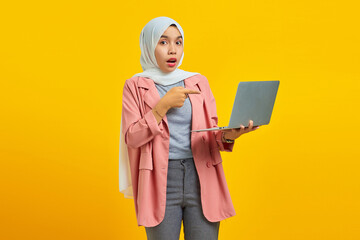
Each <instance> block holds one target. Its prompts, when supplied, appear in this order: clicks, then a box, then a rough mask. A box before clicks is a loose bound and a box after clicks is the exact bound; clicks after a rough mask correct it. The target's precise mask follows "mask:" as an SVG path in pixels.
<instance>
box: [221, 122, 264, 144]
mask: <svg viewBox="0 0 360 240" xmlns="http://www.w3.org/2000/svg"><path fill="white" fill-rule="evenodd" d="M253 123H254V122H253V121H252V120H250V121H249V125H248V126H247V127H244V125H242V124H241V125H240V128H236V129H224V130H222V131H223V132H224V138H226V139H229V140H235V139H236V138H238V137H240V136H241V135H242V134H244V133H248V132H251V131H254V130H256V129H258V128H259V127H260V126H253Z"/></svg>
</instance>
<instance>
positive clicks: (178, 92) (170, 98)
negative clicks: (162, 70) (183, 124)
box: [152, 86, 200, 124]
mask: <svg viewBox="0 0 360 240" xmlns="http://www.w3.org/2000/svg"><path fill="white" fill-rule="evenodd" d="M188 94H200V92H199V91H196V90H192V89H186V88H183V87H181V86H179V87H173V88H171V89H170V90H169V91H167V93H166V94H165V95H164V96H163V97H162V98H161V99H160V101H159V102H158V103H157V104H156V106H155V107H154V108H153V110H152V111H153V113H154V116H155V118H156V120H157V123H158V124H159V123H160V122H161V119H162V118H163V117H164V116H165V114H166V113H167V111H169V109H170V108H173V107H177V108H180V107H182V106H183V105H184V102H185V99H186V98H187V97H188Z"/></svg>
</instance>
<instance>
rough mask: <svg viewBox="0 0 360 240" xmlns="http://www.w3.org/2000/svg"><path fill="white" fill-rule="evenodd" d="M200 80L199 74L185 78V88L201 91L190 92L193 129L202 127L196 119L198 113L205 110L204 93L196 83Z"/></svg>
mask: <svg viewBox="0 0 360 240" xmlns="http://www.w3.org/2000/svg"><path fill="white" fill-rule="evenodd" d="M199 81H200V78H199V77H198V75H195V76H194V77H190V78H187V79H185V88H187V89H192V90H196V91H200V94H189V99H190V102H191V107H192V111H191V112H192V124H191V125H192V127H191V128H192V129H191V130H193V129H200V127H199V126H198V125H197V123H198V122H197V121H195V120H196V114H197V113H201V112H202V111H203V101H204V97H203V93H202V92H201V89H199V88H198V86H196V84H197V83H198V82H199Z"/></svg>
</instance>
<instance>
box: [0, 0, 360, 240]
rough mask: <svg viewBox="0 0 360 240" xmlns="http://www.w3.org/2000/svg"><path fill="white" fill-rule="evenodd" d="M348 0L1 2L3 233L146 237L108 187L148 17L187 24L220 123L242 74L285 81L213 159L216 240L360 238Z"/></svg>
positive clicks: (190, 52)
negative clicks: (258, 118)
mask: <svg viewBox="0 0 360 240" xmlns="http://www.w3.org/2000/svg"><path fill="white" fill-rule="evenodd" d="M358 13H359V5H358V3H357V1H347V0H344V1H334V0H328V1H310V0H304V1H285V0H259V1H251V0H250V1H235V0H233V1H228V0H225V1H188V0H185V1H171V2H169V1H134V2H132V1H67V0H66V1H4V2H2V3H1V4H0V26H1V27H0V141H1V142H0V164H1V166H0V187H1V197H0V211H1V213H0V217H1V223H0V239H4V240H14V239H17V240H25V239H26V240H27V239H34V240H43V239H44V240H45V239H46V240H49V239H51V240H57V239H61V240H72V239H74V240H75V239H76V240H93V239H94V240H95V239H105V240H115V239H129V240H130V239H146V234H145V229H144V227H138V226H137V222H136V216H135V208H134V203H133V200H129V199H125V198H124V197H123V195H122V194H121V193H120V192H119V191H118V156H119V152H118V150H119V136H120V135H119V134H120V132H119V131H120V119H121V98H122V88H123V85H124V82H125V80H126V79H128V78H130V77H132V76H133V75H134V74H135V73H138V72H141V71H142V69H141V65H140V47H139V35H140V32H141V29H142V28H143V26H144V25H145V24H146V23H147V22H148V21H150V20H151V19H152V18H155V17H159V16H168V17H171V18H173V19H175V20H176V21H178V22H179V23H180V24H181V26H182V27H183V29H184V33H185V34H184V40H185V41H184V54H185V55H184V59H183V63H182V65H181V66H180V69H183V70H187V71H193V72H199V73H201V74H203V75H205V76H206V77H207V78H208V80H209V82H210V86H211V88H212V91H213V94H214V96H215V99H216V103H217V108H218V116H219V125H226V124H227V123H228V119H229V117H230V112H231V108H232V103H233V100H234V97H235V91H236V87H237V83H238V82H239V81H241V80H242V81H261V80H280V87H279V91H278V96H277V99H276V102H275V106H274V110H273V115H272V118H271V121H270V124H269V125H267V126H262V127H260V129H258V130H256V131H255V132H252V133H249V134H247V135H243V136H241V137H240V138H239V139H237V140H236V144H235V146H234V150H233V152H232V153H227V152H222V157H223V166H224V170H225V174H226V177H227V183H228V186H229V189H230V193H231V197H232V200H233V203H234V206H235V209H236V213H237V215H236V216H234V217H232V218H228V219H226V220H224V221H222V222H221V226H220V234H219V239H220V240H228V239H244V240H255V239H256V240H300V239H301V240H319V239H324V240H325V239H326V240H350V239H351V240H354V239H360V221H359V219H360V179H359V170H360V164H359V159H360V154H359V134H360V131H359V126H358V124H359V120H360V119H359V115H360V114H359V103H360V98H359V91H360V83H359V80H360V71H359V64H360V57H359V54H360V48H359V42H360V39H359V36H360V34H359V24H360V21H359V18H358Z"/></svg>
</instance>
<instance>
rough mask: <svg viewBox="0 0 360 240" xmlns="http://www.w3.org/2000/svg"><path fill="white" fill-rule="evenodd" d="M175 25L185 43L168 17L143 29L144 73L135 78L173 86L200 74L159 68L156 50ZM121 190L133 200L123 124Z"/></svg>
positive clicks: (181, 31) (153, 20)
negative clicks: (165, 70)
mask: <svg viewBox="0 0 360 240" xmlns="http://www.w3.org/2000/svg"><path fill="white" fill-rule="evenodd" d="M171 24H175V25H176V26H177V28H178V30H179V31H180V33H181V36H182V38H183V43H184V32H183V29H182V28H181V26H180V24H179V23H177V22H176V21H175V20H173V19H171V18H168V17H157V18H154V19H152V20H150V21H149V22H148V23H147V24H146V25H145V27H144V28H143V29H142V31H141V34H140V49H141V57H140V64H141V67H142V69H143V72H141V73H137V74H135V75H134V76H133V77H135V76H141V77H147V78H150V79H152V80H153V81H154V82H155V83H157V84H161V85H165V86H166V85H171V84H174V83H177V82H180V81H182V80H184V79H186V78H189V77H191V76H194V75H197V74H200V73H196V72H188V71H184V70H181V69H178V68H176V69H175V70H174V71H172V72H169V73H164V72H162V71H161V69H160V68H159V66H158V64H157V61H156V58H155V48H156V46H157V43H158V41H159V39H160V37H161V35H162V34H163V33H164V32H165V31H166V29H167V28H168V27H169V26H170V25H171ZM183 58H184V53H183V55H182V56H181V59H180V62H179V65H178V66H177V67H179V66H180V65H181V63H182V60H183ZM119 151H120V154H119V190H120V192H122V193H123V194H124V197H125V198H133V188H132V182H131V171H130V164H129V156H128V151H127V146H126V143H125V136H124V133H123V132H122V124H120V146H119Z"/></svg>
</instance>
